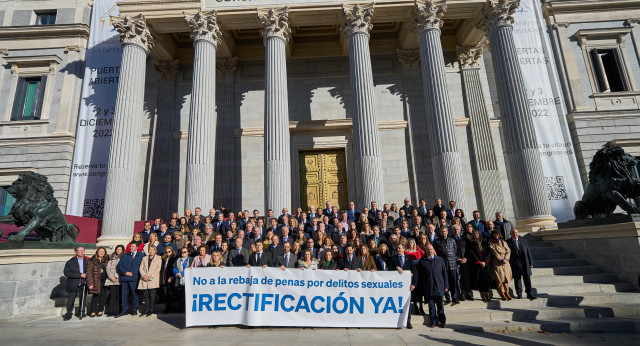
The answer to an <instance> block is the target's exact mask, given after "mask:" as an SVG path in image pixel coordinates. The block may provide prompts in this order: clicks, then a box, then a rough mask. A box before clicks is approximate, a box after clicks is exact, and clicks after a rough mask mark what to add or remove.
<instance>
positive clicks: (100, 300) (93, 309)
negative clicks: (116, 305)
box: [89, 286, 107, 314]
mask: <svg viewBox="0 0 640 346" xmlns="http://www.w3.org/2000/svg"><path fill="white" fill-rule="evenodd" d="M106 302H107V290H106V288H105V287H104V286H102V287H100V293H99V294H94V295H92V296H91V306H90V309H89V313H90V314H92V313H96V314H97V313H100V312H102V311H103V310H104V304H105V303H106Z"/></svg>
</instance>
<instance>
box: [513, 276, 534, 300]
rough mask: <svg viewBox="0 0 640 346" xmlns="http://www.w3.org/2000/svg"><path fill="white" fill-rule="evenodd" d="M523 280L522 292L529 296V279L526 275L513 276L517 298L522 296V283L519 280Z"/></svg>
mask: <svg viewBox="0 0 640 346" xmlns="http://www.w3.org/2000/svg"><path fill="white" fill-rule="evenodd" d="M520 279H522V280H524V287H525V289H524V292H525V293H526V294H527V295H529V294H531V277H530V276H529V275H527V274H522V275H515V274H514V275H513V281H514V284H515V286H516V294H517V295H518V296H522V281H521V280H520Z"/></svg>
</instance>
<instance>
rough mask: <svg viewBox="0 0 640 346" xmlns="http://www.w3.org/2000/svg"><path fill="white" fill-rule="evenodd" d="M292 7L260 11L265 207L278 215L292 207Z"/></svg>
mask: <svg viewBox="0 0 640 346" xmlns="http://www.w3.org/2000/svg"><path fill="white" fill-rule="evenodd" d="M288 11H289V10H288V8H287V7H284V8H279V9H264V10H259V11H258V19H260V22H261V23H262V30H261V31H260V34H261V35H262V37H263V38H264V47H265V71H264V72H265V73H264V161H265V164H264V206H265V210H268V209H271V210H273V212H274V214H276V213H279V212H280V211H281V210H282V208H285V207H286V208H289V209H291V208H290V205H291V153H290V150H291V148H290V142H289V95H288V91H287V43H288V41H289V37H290V36H291V29H290V28H289V16H288Z"/></svg>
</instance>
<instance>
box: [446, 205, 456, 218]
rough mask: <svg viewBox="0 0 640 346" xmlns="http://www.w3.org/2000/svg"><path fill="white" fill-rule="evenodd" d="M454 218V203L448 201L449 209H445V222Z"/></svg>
mask: <svg viewBox="0 0 640 346" xmlns="http://www.w3.org/2000/svg"><path fill="white" fill-rule="evenodd" d="M454 217H456V202H455V201H449V209H447V220H451V219H453V218H454Z"/></svg>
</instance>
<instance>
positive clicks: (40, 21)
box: [36, 11, 56, 25]
mask: <svg viewBox="0 0 640 346" xmlns="http://www.w3.org/2000/svg"><path fill="white" fill-rule="evenodd" d="M55 23H56V11H52V12H38V13H36V25H54V24H55Z"/></svg>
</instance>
